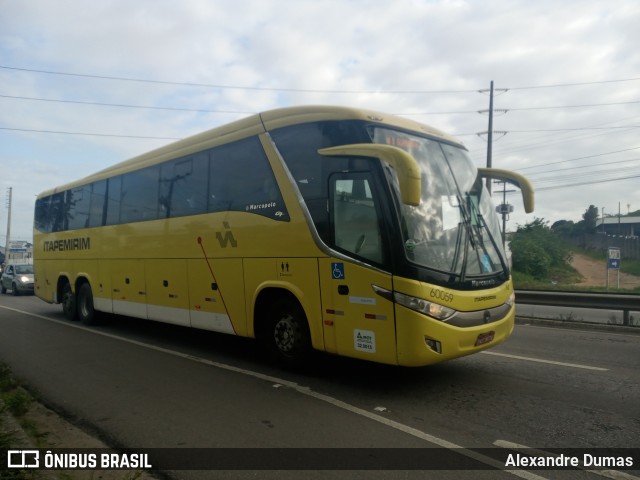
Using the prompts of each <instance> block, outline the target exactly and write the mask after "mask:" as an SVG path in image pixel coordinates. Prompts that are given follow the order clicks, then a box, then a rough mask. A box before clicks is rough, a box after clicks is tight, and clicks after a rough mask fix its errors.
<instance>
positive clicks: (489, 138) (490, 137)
mask: <svg viewBox="0 0 640 480" xmlns="http://www.w3.org/2000/svg"><path fill="white" fill-rule="evenodd" d="M507 90H508V89H506V88H501V89H499V90H498V91H500V92H501V93H504V92H506V91H507ZM479 92H480V93H485V92H487V90H479ZM488 92H489V110H480V111H479V112H478V113H485V112H487V113H488V114H489V127H488V130H487V131H486V132H480V133H479V134H478V136H481V135H483V134H485V133H486V134H487V168H491V167H492V166H493V165H492V164H493V159H492V156H493V151H492V149H493V133H494V132H493V111H494V110H493V93H494V89H493V80H491V84H490V87H489V90H488ZM498 111H499V112H500V113H507V111H508V110H498ZM495 133H499V134H501V135H506V134H507V132H504V131H500V132H495ZM487 190H488V191H489V194H491V179H489V178H487Z"/></svg>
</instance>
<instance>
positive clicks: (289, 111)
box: [38, 105, 463, 198]
mask: <svg viewBox="0 0 640 480" xmlns="http://www.w3.org/2000/svg"><path fill="white" fill-rule="evenodd" d="M329 120H364V121H368V122H371V123H379V124H381V125H382V124H384V125H389V126H394V127H399V128H402V129H406V130H412V131H416V132H419V133H422V134H424V135H428V136H429V137H432V138H435V139H437V140H443V141H445V142H447V143H453V144H455V145H459V146H463V145H462V143H461V142H460V141H459V140H458V139H456V138H455V137H452V136H450V135H448V134H446V133H444V132H442V131H440V130H437V129H435V128H433V127H430V126H428V125H425V124H422V123H419V122H416V121H414V120H410V119H407V118H403V117H399V116H397V115H392V114H388V113H381V112H377V111H373V110H364V109H359V108H350V107H336V106H326V105H318V106H299V107H285V108H278V109H275V110H269V111H266V112H263V113H258V114H254V115H251V116H250V117H247V118H243V119H241V120H237V121H234V122H231V123H228V124H225V125H222V126H219V127H215V128H212V129H210V130H207V131H204V132H202V133H198V134H196V135H193V136H190V137H187V138H184V139H182V140H178V141H177V142H173V143H170V144H169V145H165V146H164V147H160V148H157V149H154V150H151V151H149V152H146V153H143V154H141V155H138V156H136V157H133V158H131V159H129V160H125V161H123V162H120V163H117V164H115V165H112V166H110V167H107V168H105V169H103V170H100V171H98V172H96V173H94V174H92V175H89V176H88V177H85V178H82V179H79V180H75V181H73V182H70V183H67V184H65V185H60V186H58V187H55V188H52V189H49V190H46V191H44V192H42V193H40V195H38V197H39V198H40V197H44V196H47V195H52V194H54V193H56V192H59V191H65V190H68V189H70V188H74V187H77V186H81V185H86V184H88V183H91V182H95V181H97V180H101V179H104V178H109V177H113V176H116V175H120V174H123V173H127V172H130V171H133V170H137V169H140V168H144V167H147V166H150V165H154V164H156V163H160V162H163V161H166V160H171V159H173V158H179V157H182V156H186V155H190V154H192V153H195V152H199V151H202V150H206V149H208V148H212V147H214V146H217V145H220V144H223V143H226V142H230V141H234V140H240V139H242V138H246V137H249V136H252V135H258V134H260V133H264V132H268V131H271V130H275V129H278V128H282V127H286V126H290V125H295V124H302V123H309V122H317V121H329Z"/></svg>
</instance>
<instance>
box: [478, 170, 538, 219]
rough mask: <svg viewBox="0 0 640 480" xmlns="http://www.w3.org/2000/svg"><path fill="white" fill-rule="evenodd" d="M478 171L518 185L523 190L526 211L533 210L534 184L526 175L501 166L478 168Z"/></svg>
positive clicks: (481, 174)
mask: <svg viewBox="0 0 640 480" xmlns="http://www.w3.org/2000/svg"><path fill="white" fill-rule="evenodd" d="M478 173H479V174H480V176H482V177H484V178H493V179H496V180H503V181H505V182H509V183H512V184H513V185H515V186H516V187H518V188H519V189H520V191H521V192H522V201H523V203H524V211H525V212H527V213H531V212H533V210H534V208H535V196H534V192H533V185H531V182H530V181H529V180H527V178H526V177H525V176H523V175H520V174H519V173H516V172H512V171H511V170H502V169H500V168H478Z"/></svg>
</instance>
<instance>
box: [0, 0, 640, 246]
mask: <svg viewBox="0 0 640 480" xmlns="http://www.w3.org/2000/svg"><path fill="white" fill-rule="evenodd" d="M638 25H640V2H638V1H637V0H608V1H606V2H605V1H601V0H562V1H557V0H536V1H535V2H532V1H530V0H475V1H472V0H467V1H465V0H394V1H389V0H386V1H385V0H269V1H264V0H180V1H175V0H136V1H133V2H132V1H131V0H103V1H99V2H87V1H86V0H59V1H55V2H54V1H50V0H0V245H4V244H5V241H6V225H7V217H8V208H7V207H8V202H7V197H8V190H9V188H10V187H11V188H12V214H11V234H10V237H11V240H27V241H31V239H32V225H33V205H34V201H35V198H36V196H37V195H38V194H39V193H40V192H42V191H43V190H47V189H50V188H52V187H55V186H56V185H61V184H64V183H67V182H70V181H72V180H76V179H78V178H81V177H84V176H86V175H89V174H91V173H93V172H95V171H98V170H101V169H103V168H105V167H107V166H110V165H113V164H115V163H117V162H120V161H123V160H126V159H128V158H131V157H133V156H135V155H138V154H141V153H144V152H146V151H149V150H152V149H154V148H158V147H161V146H163V145H166V144H168V143H170V142H172V141H175V140H177V139H180V138H185V137H188V136H190V135H192V134H196V133H199V132H202V131H204V130H208V129H210V128H213V127H216V126H219V125H222V124H225V123H228V122H230V121H233V120H237V119H240V118H243V117H246V116H248V115H250V114H253V113H257V112H261V111H265V110H269V109H273V108H278V107H285V106H294V105H309V104H322V105H345V106H353V107H363V108H368V109H373V110H379V111H381V112H386V113H393V114H397V115H400V116H405V117H407V118H411V119H414V120H417V121H419V122H422V123H425V124H428V125H431V126H433V127H436V128H438V129H441V130H443V131H445V132H447V133H449V134H453V135H455V136H457V137H458V138H459V139H460V140H461V141H462V142H463V143H464V144H465V145H466V147H467V148H468V149H469V152H470V156H471V158H472V159H473V161H474V163H475V164H476V165H477V166H479V167H482V166H486V161H487V136H486V132H487V131H488V115H487V113H486V111H487V110H488V109H489V94H488V89H489V87H490V84H491V82H492V81H493V82H494V90H495V91H494V93H495V95H494V120H493V131H494V134H493V137H494V142H493V145H492V152H493V154H492V164H493V166H494V167H496V168H507V169H511V170H515V171H517V172H519V173H521V174H523V175H526V176H527V177H529V179H530V180H531V182H532V183H533V185H534V187H535V189H536V210H535V212H533V213H532V214H525V213H524V211H523V207H522V202H521V200H520V198H519V194H518V193H508V194H507V195H506V199H507V201H508V202H509V203H511V204H513V206H514V212H513V213H512V214H511V215H510V217H509V221H508V223H507V229H508V230H510V231H511V230H514V229H516V228H517V226H518V225H524V224H526V223H529V222H531V221H533V220H534V219H535V218H543V219H544V220H545V221H547V222H549V224H552V223H553V222H555V221H558V220H573V221H576V222H577V221H579V220H580V219H581V218H582V214H583V213H584V212H585V211H586V210H587V208H588V207H589V205H594V206H596V207H597V208H598V210H599V212H600V213H602V209H603V208H604V213H605V214H617V213H618V211H619V210H620V212H621V213H622V214H626V213H627V212H629V211H631V212H633V211H636V210H640V188H638V187H639V186H640V48H639V46H640V28H639V27H638ZM483 132H484V134H483ZM502 188H503V187H502V186H495V187H494V192H495V191H496V190H497V191H500V190H502ZM509 189H511V188H509ZM502 196H503V195H502V194H498V193H494V197H495V201H496V202H497V203H501V202H502Z"/></svg>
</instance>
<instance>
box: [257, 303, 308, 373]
mask: <svg viewBox="0 0 640 480" xmlns="http://www.w3.org/2000/svg"><path fill="white" fill-rule="evenodd" d="M263 340H264V342H265V346H266V348H267V351H268V352H269V354H270V355H271V357H272V358H274V359H275V360H276V361H277V362H279V363H281V364H283V365H285V366H301V365H302V364H304V363H306V361H307V360H308V358H309V356H310V355H311V335H310V333H309V324H308V323H307V317H306V315H305V314H304V310H303V309H302V307H301V306H300V304H299V303H298V302H297V301H294V300H291V299H288V298H280V299H278V300H277V301H276V302H275V303H274V304H273V305H272V307H271V309H270V315H269V320H268V328H267V330H266V332H265V334H264V336H263Z"/></svg>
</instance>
